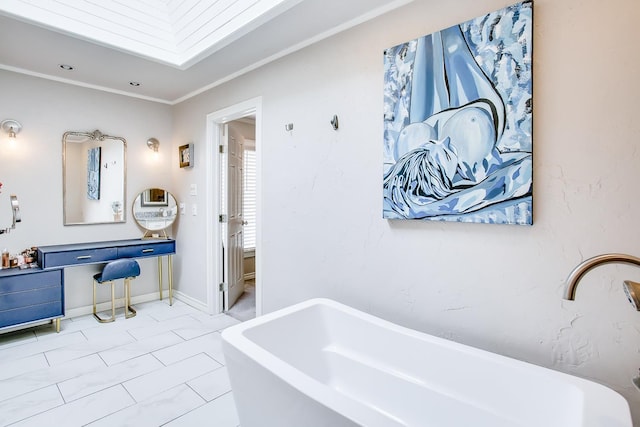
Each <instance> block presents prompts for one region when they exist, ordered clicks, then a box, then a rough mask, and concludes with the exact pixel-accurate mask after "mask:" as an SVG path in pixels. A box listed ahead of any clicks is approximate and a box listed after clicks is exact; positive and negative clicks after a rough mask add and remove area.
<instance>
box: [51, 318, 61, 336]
mask: <svg viewBox="0 0 640 427" xmlns="http://www.w3.org/2000/svg"><path fill="white" fill-rule="evenodd" d="M51 324H52V325H53V327H54V328H55V330H56V332H57V333H60V318H59V317H58V318H57V319H51Z"/></svg>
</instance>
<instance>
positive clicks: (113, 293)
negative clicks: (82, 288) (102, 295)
mask: <svg viewBox="0 0 640 427" xmlns="http://www.w3.org/2000/svg"><path fill="white" fill-rule="evenodd" d="M104 283H109V284H111V317H110V318H108V319H104V318H102V317H100V316H98V313H97V310H96V285H97V281H96V280H94V281H93V317H95V318H96V320H98V322H100V323H110V322H113V321H114V320H116V286H115V283H113V280H111V281H109V282H104Z"/></svg>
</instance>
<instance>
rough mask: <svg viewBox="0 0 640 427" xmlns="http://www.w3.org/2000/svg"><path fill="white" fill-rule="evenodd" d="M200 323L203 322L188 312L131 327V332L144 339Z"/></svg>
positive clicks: (135, 336)
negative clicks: (153, 322) (172, 317)
mask: <svg viewBox="0 0 640 427" xmlns="http://www.w3.org/2000/svg"><path fill="white" fill-rule="evenodd" d="M200 325H202V323H201V322H200V321H199V320H198V319H196V318H194V317H193V316H192V315H190V314H188V315H183V316H180V317H177V318H174V319H169V320H163V321H160V322H156V323H155V324H150V325H147V326H141V327H139V328H135V329H130V330H129V334H131V336H133V337H134V338H135V339H137V340H142V339H145V338H149V337H152V336H154V335H158V334H161V333H163V332H166V331H175V330H180V329H182V328H189V327H199V326H200Z"/></svg>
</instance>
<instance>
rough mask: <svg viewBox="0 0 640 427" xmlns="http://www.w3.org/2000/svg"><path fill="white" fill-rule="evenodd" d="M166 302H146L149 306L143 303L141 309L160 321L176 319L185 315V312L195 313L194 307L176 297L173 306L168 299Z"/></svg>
mask: <svg viewBox="0 0 640 427" xmlns="http://www.w3.org/2000/svg"><path fill="white" fill-rule="evenodd" d="M164 302H165V304H163V303H159V304H158V303H155V304H149V303H146V304H149V306H148V307H146V306H145V305H144V304H142V307H141V308H140V310H141V311H143V310H144V311H145V313H146V314H147V315H148V316H151V317H152V318H154V319H156V320H157V321H159V322H162V321H166V320H170V319H175V318H176V317H180V316H184V315H185V314H189V313H193V311H194V308H193V307H191V306H189V305H187V304H185V303H183V302H182V301H178V300H176V299H175V298H174V300H173V305H172V306H170V305H169V301H168V299H167V300H166V301H164Z"/></svg>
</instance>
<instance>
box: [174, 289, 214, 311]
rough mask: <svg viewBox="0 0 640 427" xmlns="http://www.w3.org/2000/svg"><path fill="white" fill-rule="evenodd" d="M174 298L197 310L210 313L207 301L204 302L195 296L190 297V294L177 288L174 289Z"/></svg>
mask: <svg viewBox="0 0 640 427" xmlns="http://www.w3.org/2000/svg"><path fill="white" fill-rule="evenodd" d="M173 298H174V299H177V300H180V301H181V302H183V303H185V304H187V305H189V306H191V307H193V308H195V309H196V310H200V311H202V312H204V313H209V310H208V307H207V304H206V303H205V302H202V301H200V300H197V299H195V298H193V297H190V296H189V295H187V294H185V293H183V292H180V291H176V290H175V289H174V290H173Z"/></svg>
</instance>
